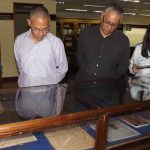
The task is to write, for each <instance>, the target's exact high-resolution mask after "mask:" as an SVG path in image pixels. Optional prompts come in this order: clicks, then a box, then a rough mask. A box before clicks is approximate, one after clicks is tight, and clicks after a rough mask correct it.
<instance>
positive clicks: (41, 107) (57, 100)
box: [15, 85, 66, 119]
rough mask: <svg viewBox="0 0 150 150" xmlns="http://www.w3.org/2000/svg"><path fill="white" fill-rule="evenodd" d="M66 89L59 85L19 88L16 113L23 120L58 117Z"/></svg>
mask: <svg viewBox="0 0 150 150" xmlns="http://www.w3.org/2000/svg"><path fill="white" fill-rule="evenodd" d="M65 93H66V89H65V88H64V87H62V86H60V85H51V86H41V87H29V88H20V89H18V91H17V94H16V102H15V103H16V111H17V112H18V114H19V116H21V117H23V118H24V119H33V118H39V117H48V116H55V115H59V114H60V113H61V111H62V108H63V104H64V99H65Z"/></svg>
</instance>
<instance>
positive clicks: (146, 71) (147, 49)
mask: <svg viewBox="0 0 150 150" xmlns="http://www.w3.org/2000/svg"><path fill="white" fill-rule="evenodd" d="M129 71H130V73H131V74H134V75H135V76H146V77H150V24H149V25H148V28H147V30H146V33H145V36H144V39H143V43H141V44H138V45H137V46H136V48H135V50H134V52H133V55H132V57H131V60H130V65H129Z"/></svg>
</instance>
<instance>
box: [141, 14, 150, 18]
mask: <svg viewBox="0 0 150 150" xmlns="http://www.w3.org/2000/svg"><path fill="white" fill-rule="evenodd" d="M140 16H149V17H150V14H140Z"/></svg>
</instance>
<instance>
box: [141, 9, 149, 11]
mask: <svg viewBox="0 0 150 150" xmlns="http://www.w3.org/2000/svg"><path fill="white" fill-rule="evenodd" d="M142 11H150V9H149V10H142Z"/></svg>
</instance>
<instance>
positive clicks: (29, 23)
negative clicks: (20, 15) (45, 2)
mask: <svg viewBox="0 0 150 150" xmlns="http://www.w3.org/2000/svg"><path fill="white" fill-rule="evenodd" d="M26 21H27V23H28V26H29V27H31V21H30V19H26Z"/></svg>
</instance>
